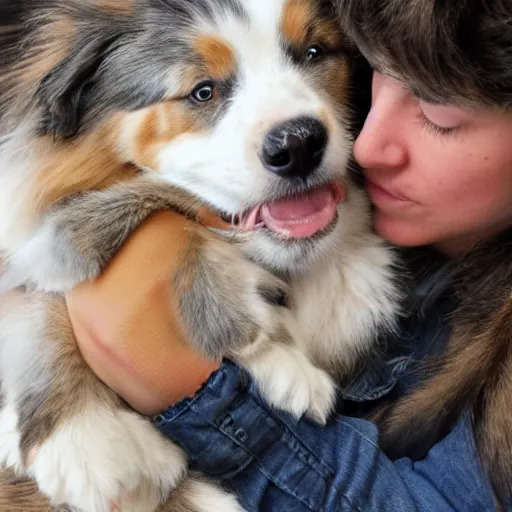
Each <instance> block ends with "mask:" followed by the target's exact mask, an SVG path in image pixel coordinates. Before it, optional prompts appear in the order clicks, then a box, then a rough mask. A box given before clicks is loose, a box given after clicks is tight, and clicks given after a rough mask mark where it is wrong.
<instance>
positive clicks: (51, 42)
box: [14, 18, 76, 85]
mask: <svg viewBox="0 0 512 512" xmlns="http://www.w3.org/2000/svg"><path fill="white" fill-rule="evenodd" d="M75 34H76V27H75V25H74V23H73V22H72V20H70V19H69V18H57V19H55V20H54V21H52V22H51V23H49V24H48V25H46V26H45V28H44V30H41V31H40V32H39V33H38V34H36V36H35V39H36V40H38V41H39V48H38V52H37V55H35V56H33V57H31V56H30V55H28V56H27V58H26V60H25V61H22V62H20V64H19V67H18V69H19V70H20V75H19V78H20V81H21V82H23V83H24V84H34V85H37V84H38V82H39V81H40V80H42V79H43V78H44V77H45V75H47V74H48V73H49V72H50V71H51V70H52V69H54V68H55V67H56V66H57V65H58V64H59V63H60V62H62V61H63V60H64V58H65V57H66V56H67V55H68V54H69V50H70V48H71V45H72V44H73V40H74V38H75ZM14 73H16V71H15V72H14Z"/></svg>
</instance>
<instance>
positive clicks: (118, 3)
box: [95, 0, 135, 14]
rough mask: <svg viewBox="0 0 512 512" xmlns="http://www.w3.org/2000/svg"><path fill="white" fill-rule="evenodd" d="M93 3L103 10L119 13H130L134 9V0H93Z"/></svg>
mask: <svg viewBox="0 0 512 512" xmlns="http://www.w3.org/2000/svg"><path fill="white" fill-rule="evenodd" d="M95 4H96V5H97V6H98V7H99V8H100V9H103V10H104V11H108V12H114V13H119V14H131V13H133V11H134V10H135V2H134V0H95Z"/></svg>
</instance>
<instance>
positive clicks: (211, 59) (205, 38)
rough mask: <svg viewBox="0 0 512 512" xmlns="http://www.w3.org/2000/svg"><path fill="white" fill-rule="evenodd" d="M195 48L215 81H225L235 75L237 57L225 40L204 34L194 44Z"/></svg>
mask: <svg viewBox="0 0 512 512" xmlns="http://www.w3.org/2000/svg"><path fill="white" fill-rule="evenodd" d="M193 48H194V50H195V51H196V53H197V54H198V55H199V57H201V59H202V61H203V62H204V64H205V66H206V70H205V71H206V72H207V74H208V75H209V76H210V77H211V78H213V79H215V80H224V79H226V78H229V77H230V76H232V75H233V73H234V70H235V68H236V56H235V53H234V51H233V49H232V48H231V46H230V45H229V44H228V43H227V42H226V41H224V40H223V39H221V38H219V37H216V36H213V35H208V34H202V35H200V36H198V37H197V38H196V39H195V40H194V42H193Z"/></svg>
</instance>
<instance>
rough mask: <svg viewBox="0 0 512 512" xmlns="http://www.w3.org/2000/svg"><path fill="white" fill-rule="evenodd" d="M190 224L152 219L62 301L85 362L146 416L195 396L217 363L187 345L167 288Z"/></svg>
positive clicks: (167, 217)
mask: <svg viewBox="0 0 512 512" xmlns="http://www.w3.org/2000/svg"><path fill="white" fill-rule="evenodd" d="M205 218H206V217H205ZM191 222H192V221H189V220H187V219H186V218H185V217H183V216H181V215H178V214H177V213H174V212H171V211H165V212H160V213H156V214H155V215H153V216H152V217H151V218H150V219H148V221H146V222H145V223H144V224H143V225H142V226H141V227H139V229H138V230H137V231H136V232H135V233H134V234H132V236H131V237H130V238H129V240H128V241H127V242H126V244H125V245H124V246H123V248H122V249H121V250H120V251H119V253H118V254H117V255H116V256H115V257H114V258H113V260H112V261H111V262H110V264H109V265H108V267H107V268H106V270H105V271H104V272H103V274H102V275H101V276H100V277H99V278H98V279H96V280H95V281H92V282H85V283H82V284H80V285H79V286H77V287H76V288H75V289H74V290H72V291H71V292H70V293H69V294H68V295H67V298H66V300H67V305H68V310H69V316H70V319H71V323H72V325H73V329H74V331H75V335H76V338H77V343H78V345H79V348H80V351H81V353H82V355H83V357H84V359H85V361H86V362H87V364H88V365H89V366H90V367H91V369H92V370H93V371H94V372H95V373H96V375H97V376H98V377H99V378H100V379H101V380H102V381H103V382H104V383H105V384H106V385H108V386H109V387H110V388H112V389H113V390H114V391H116V392H117V393H118V394H119V395H120V396H121V397H123V398H124V399H125V400H126V401H127V402H128V403H129V404H130V405H131V406H132V407H133V408H134V409H135V410H137V411H139V412H141V413H143V414H147V415H153V414H156V413H158V412H161V411H163V410H164V409H166V408H167V407H169V406H170V405H172V404H173V403H175V402H177V401H179V400H181V399H183V398H185V397H186V396H189V395H192V394H194V392H195V391H197V389H199V388H200V386H201V384H202V383H203V382H204V381H205V380H206V379H207V378H208V376H209V375H210V374H211V372H212V371H214V370H215V369H216V368H217V367H218V366H219V364H220V362H219V361H212V360H208V359H206V358H205V357H204V356H202V355H201V354H200V353H199V352H198V351H197V350H195V349H194V348H193V347H191V346H190V344H189V343H187V333H186V329H185V326H184V325H183V322H182V319H181V318H180V314H179V310H178V298H177V297H176V296H175V295H174V293H173V290H172V288H171V286H170V282H171V279H172V275H173V274H174V272H176V271H177V270H178V269H179V267H180V263H181V262H182V261H183V258H184V257H186V252H187V247H188V244H189V243H190V239H189V235H188V231H187V227H189V226H190V223H191ZM214 222H215V219H213V218H211V217H208V218H207V223H209V224H212V223H214Z"/></svg>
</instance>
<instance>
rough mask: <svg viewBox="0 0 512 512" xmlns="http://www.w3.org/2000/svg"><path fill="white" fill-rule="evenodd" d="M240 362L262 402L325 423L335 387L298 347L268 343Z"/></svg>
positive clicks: (331, 380)
mask: <svg viewBox="0 0 512 512" xmlns="http://www.w3.org/2000/svg"><path fill="white" fill-rule="evenodd" d="M242 361H243V364H244V366H245V367H246V368H247V369H248V370H249V372H250V373H251V374H252V376H253V378H254V379H255V382H256V384H257V386H258V390H259V392H260V394H261V397H262V399H263V401H264V402H266V403H267V404H269V405H271V406H273V407H275V408H277V409H281V410H284V411H287V412H289V413H290V414H292V415H293V416H295V417H296V418H299V417H301V416H302V415H303V414H307V415H308V416H309V417H310V418H311V419H313V420H315V421H317V422H318V423H320V424H325V422H326V421H327V418H328V417H329V414H330V413H331V411H332V410H333V407H334V403H335V400H336V385H335V383H334V381H333V379H332V378H331V377H330V376H329V375H328V374H327V372H325V371H324V370H322V369H320V368H318V367H316V366H314V365H313V364H312V363H311V361H309V359H308V358H307V357H306V355H305V354H304V353H303V352H301V351H300V350H299V349H298V348H296V347H294V346H291V345H284V344H282V343H279V342H275V341H272V340H269V341H268V342H265V348H262V349H261V351H259V353H257V354H255V353H253V354H252V355H251V357H249V358H247V357H244V358H243V360H242Z"/></svg>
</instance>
